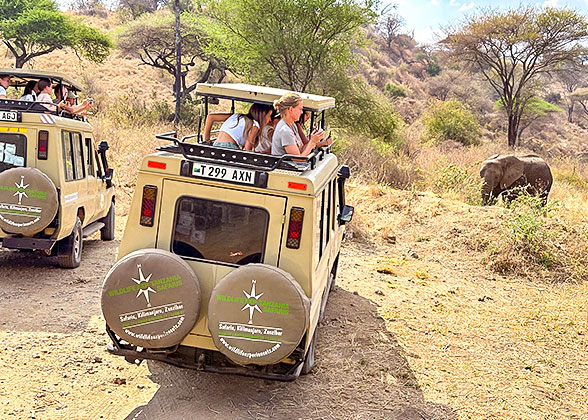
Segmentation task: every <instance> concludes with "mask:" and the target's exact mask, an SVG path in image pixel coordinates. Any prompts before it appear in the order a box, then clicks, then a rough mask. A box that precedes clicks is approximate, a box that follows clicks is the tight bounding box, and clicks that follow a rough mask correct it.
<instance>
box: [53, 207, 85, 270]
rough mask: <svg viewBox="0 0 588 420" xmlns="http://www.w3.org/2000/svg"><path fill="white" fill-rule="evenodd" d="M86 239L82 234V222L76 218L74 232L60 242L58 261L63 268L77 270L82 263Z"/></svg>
mask: <svg viewBox="0 0 588 420" xmlns="http://www.w3.org/2000/svg"><path fill="white" fill-rule="evenodd" d="M83 244H84V237H83V233H82V221H81V220H80V218H79V217H76V223H75V225H74V228H73V231H72V232H71V234H70V235H69V236H68V237H67V238H64V239H62V240H61V241H60V242H59V244H58V245H59V248H58V249H57V261H58V262H59V266H60V267H62V268H77V267H79V266H80V263H81V262H82V248H83Z"/></svg>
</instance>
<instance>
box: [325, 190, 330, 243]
mask: <svg viewBox="0 0 588 420" xmlns="http://www.w3.org/2000/svg"><path fill="white" fill-rule="evenodd" d="M325 198H326V200H325V201H326V203H327V205H326V206H325V207H326V208H325V212H326V215H325V216H326V217H325V234H326V235H327V239H326V240H325V242H326V244H327V245H328V244H329V239H331V183H330V182H329V190H328V193H327V196H326V197H325Z"/></svg>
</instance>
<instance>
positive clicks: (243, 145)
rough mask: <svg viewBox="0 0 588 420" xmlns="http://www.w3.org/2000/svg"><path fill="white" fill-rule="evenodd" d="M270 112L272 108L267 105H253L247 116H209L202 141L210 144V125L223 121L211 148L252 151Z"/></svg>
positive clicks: (223, 114) (225, 114) (222, 114)
mask: <svg viewBox="0 0 588 420" xmlns="http://www.w3.org/2000/svg"><path fill="white" fill-rule="evenodd" d="M271 112H272V108H271V107H270V106H269V105H262V104H253V105H251V108H249V112H248V113H247V114H227V113H216V114H209V115H208V117H207V118H206V125H205V126H204V141H205V142H207V143H210V132H211V130H212V124H213V123H214V122H220V121H224V122H223V124H222V125H221V128H220V130H219V133H218V137H217V139H216V140H215V141H214V143H213V146H217V147H224V148H227V149H236V150H239V149H245V150H253V145H254V144H256V138H257V137H258V136H259V134H260V133H261V130H263V127H264V126H265V125H266V124H267V123H268V122H269V119H270V116H271Z"/></svg>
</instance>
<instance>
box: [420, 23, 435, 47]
mask: <svg viewBox="0 0 588 420" xmlns="http://www.w3.org/2000/svg"><path fill="white" fill-rule="evenodd" d="M436 38H437V35H436V34H435V32H434V31H433V28H431V27H430V26H429V27H427V28H424V29H415V30H414V40H415V41H416V42H418V43H419V44H434V43H435V42H437V39H436Z"/></svg>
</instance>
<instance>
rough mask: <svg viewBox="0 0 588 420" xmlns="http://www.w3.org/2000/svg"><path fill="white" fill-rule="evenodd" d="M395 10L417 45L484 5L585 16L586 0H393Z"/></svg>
mask: <svg viewBox="0 0 588 420" xmlns="http://www.w3.org/2000/svg"><path fill="white" fill-rule="evenodd" d="M390 3H391V4H396V5H397V9H396V13H398V14H399V15H400V16H402V17H403V18H404V20H405V22H406V24H405V31H406V32H408V33H412V32H413V31H414V38H415V40H416V41H417V42H419V43H421V44H431V43H434V42H436V41H437V40H439V39H440V38H441V36H440V35H441V31H440V29H441V28H442V27H443V26H446V25H448V24H453V23H459V22H461V21H462V20H463V19H464V17H465V16H467V15H471V14H475V13H476V11H479V10H480V9H484V8H489V7H490V8H499V9H509V8H516V7H517V6H518V5H519V4H523V5H531V6H537V7H558V8H562V7H563V8H568V9H575V10H576V11H578V12H579V13H581V14H582V15H584V16H588V0H546V1H545V0H543V1H528V0H527V1H526V0H521V1H516V0H515V1H508V0H393V1H391V2H390Z"/></svg>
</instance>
